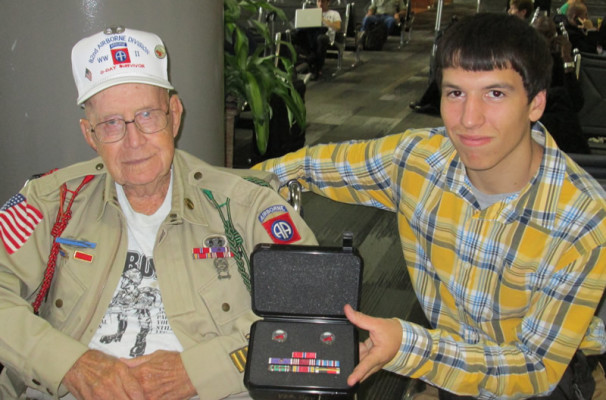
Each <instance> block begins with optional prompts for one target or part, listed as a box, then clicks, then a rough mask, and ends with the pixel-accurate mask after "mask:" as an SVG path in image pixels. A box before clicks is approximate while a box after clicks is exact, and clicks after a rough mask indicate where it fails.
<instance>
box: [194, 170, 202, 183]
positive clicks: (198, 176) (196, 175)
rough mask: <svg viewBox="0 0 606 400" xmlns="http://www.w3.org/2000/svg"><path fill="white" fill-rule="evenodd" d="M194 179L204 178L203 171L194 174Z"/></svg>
mask: <svg viewBox="0 0 606 400" xmlns="http://www.w3.org/2000/svg"><path fill="white" fill-rule="evenodd" d="M194 179H195V180H197V181H199V180H200V179H202V172H196V173H195V174H194Z"/></svg>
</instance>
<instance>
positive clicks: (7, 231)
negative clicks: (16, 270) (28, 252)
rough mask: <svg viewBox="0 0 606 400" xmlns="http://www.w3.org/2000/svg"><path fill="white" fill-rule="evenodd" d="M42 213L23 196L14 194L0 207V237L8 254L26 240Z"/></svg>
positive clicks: (40, 219) (17, 248)
mask: <svg viewBox="0 0 606 400" xmlns="http://www.w3.org/2000/svg"><path fill="white" fill-rule="evenodd" d="M40 221H42V213H41V212H40V211H39V210H38V209H36V208H35V207H33V206H31V205H29V204H28V203H27V200H26V199H25V196H23V195H22V194H16V195H14V196H13V197H11V198H10V199H9V200H8V201H7V202H6V203H5V204H4V205H3V206H2V207H1V208H0V239H2V243H3V244H4V248H5V249H6V251H7V252H8V254H13V253H14V252H15V251H17V250H19V249H20V248H21V246H23V245H24V244H25V242H27V239H28V238H29V237H30V236H31V235H32V233H34V229H35V228H36V226H37V225H38V224H39V223H40Z"/></svg>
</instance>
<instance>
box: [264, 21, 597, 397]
mask: <svg viewBox="0 0 606 400" xmlns="http://www.w3.org/2000/svg"><path fill="white" fill-rule="evenodd" d="M551 60H552V58H551V56H550V53H549V49H548V48H547V45H546V41H545V40H544V39H543V38H541V37H540V36H539V34H538V33H537V32H536V30H535V29H534V28H532V27H531V26H530V25H529V24H528V23H526V22H524V21H522V20H521V19H520V18H517V17H513V16H507V15H500V14H478V15H475V16H473V17H469V18H466V19H463V20H461V21H459V22H458V23H456V24H454V25H453V26H452V27H451V28H450V29H448V30H447V31H446V33H445V34H444V36H443V37H442V39H441V40H440V43H439V48H438V52H437V55H436V62H437V75H436V76H437V83H438V86H439V87H440V89H441V93H442V98H441V115H442V119H443V121H444V124H445V126H444V127H441V128H433V129H419V130H410V131H407V132H404V133H402V134H396V135H391V136H386V137H383V138H379V139H373V140H368V141H352V142H344V143H338V144H326V145H318V146H313V147H307V148H303V149H301V150H299V151H297V152H295V153H292V154H288V155H286V156H284V157H282V158H279V159H274V160H269V161H267V162H265V163H264V164H262V165H261V166H260V168H262V169H265V170H269V171H273V172H275V173H276V174H277V175H278V176H279V178H280V180H281V181H282V182H284V183H285V182H287V181H289V180H290V179H298V180H299V181H300V182H301V183H302V184H303V185H304V187H305V188H306V189H308V190H312V191H314V192H316V193H319V194H322V195H324V196H327V197H329V198H331V199H334V200H337V201H343V202H348V203H356V204H364V205H369V206H374V207H379V208H383V209H388V210H392V211H394V212H396V213H397V218H398V230H399V234H400V238H401V243H402V248H403V252H404V258H405V261H406V266H407V268H408V273H409V275H410V279H411V281H412V284H413V286H414V288H415V291H416V293H417V297H418V299H419V302H420V304H421V306H422V307H423V309H424V311H425V314H426V316H427V319H428V321H429V323H430V324H431V328H430V329H427V328H424V327H422V326H419V325H417V324H415V323H412V322H408V321H401V320H397V319H379V318H372V317H370V316H366V315H363V314H362V313H359V312H354V311H353V310H352V309H351V308H350V307H346V309H345V312H346V315H347V317H348V318H349V319H350V321H351V322H352V323H354V324H355V325H357V326H358V327H360V328H362V329H365V330H369V331H370V337H369V339H368V340H367V341H366V342H364V343H362V344H361V346H360V364H359V365H358V366H357V367H356V369H355V370H354V372H353V373H352V374H351V376H350V377H349V381H348V382H349V383H350V384H354V383H355V382H357V381H360V380H363V379H365V378H367V377H368V376H369V375H371V374H372V373H374V372H376V371H377V370H379V369H380V368H385V369H387V370H389V371H394V372H397V373H400V374H402V375H406V376H410V377H413V378H418V379H422V380H424V381H426V382H429V383H430V384H432V385H434V386H437V387H438V388H440V389H441V391H442V392H441V396H447V395H448V393H455V394H457V395H463V396H474V397H480V398H485V399H492V398H524V397H532V396H539V395H546V394H547V393H550V392H552V391H554V390H555V389H556V386H558V383H559V382H560V380H561V378H562V376H563V375H564V373H565V371H566V369H567V366H568V364H569V363H570V361H571V360H572V359H573V357H574V356H575V354H576V353H577V351H580V352H583V353H585V354H601V353H603V352H604V351H605V350H606V335H605V331H604V323H603V322H602V321H601V320H599V319H598V318H594V312H595V309H596V307H597V305H598V302H599V301H600V298H601V297H602V293H603V291H604V286H605V285H606V274H605V269H606V247H605V245H606V201H605V200H604V198H605V197H606V194H605V193H604V191H603V190H602V188H601V186H600V185H599V184H598V183H597V182H596V181H595V180H594V179H592V178H591V177H590V176H589V175H588V174H587V173H586V172H585V171H583V170H582V169H581V168H580V167H579V166H578V165H576V164H575V163H574V162H573V161H572V160H571V159H570V158H569V157H568V156H567V155H566V154H565V153H563V152H562V151H560V150H559V149H558V148H557V146H556V145H555V142H554V140H553V138H552V137H551V136H550V135H549V133H548V132H547V131H546V130H545V129H544V127H543V126H542V125H541V124H539V123H535V122H536V121H537V120H538V119H539V118H540V117H541V114H542V112H543V109H544V107H545V101H546V89H547V88H548V87H549V80H550V76H551V74H550V69H551V62H552V61H551Z"/></svg>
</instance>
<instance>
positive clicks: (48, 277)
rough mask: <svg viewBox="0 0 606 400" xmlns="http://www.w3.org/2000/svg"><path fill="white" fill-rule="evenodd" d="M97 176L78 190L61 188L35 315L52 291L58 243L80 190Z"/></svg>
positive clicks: (88, 177)
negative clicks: (68, 194) (67, 200)
mask: <svg viewBox="0 0 606 400" xmlns="http://www.w3.org/2000/svg"><path fill="white" fill-rule="evenodd" d="M94 177H95V176H94V175H87V176H85V177H84V179H82V182H81V183H80V185H79V186H78V187H77V188H76V190H74V191H72V190H69V189H67V185H66V184H65V183H64V184H63V186H61V204H60V206H59V211H58V212H57V219H56V220H55V224H54V225H53V228H52V229H51V235H52V237H53V245H52V247H51V251H50V255H49V256H48V263H47V264H46V271H44V280H43V281H42V285H41V286H40V291H39V292H38V295H37V296H36V300H35V301H34V302H33V304H32V306H33V307H34V313H35V314H38V310H39V309H40V305H41V304H42V301H44V300H45V299H46V296H47V294H48V290H49V289H50V285H51V282H52V281H53V275H55V267H56V266H57V255H58V254H59V243H57V242H56V240H55V239H57V238H58V237H59V236H61V234H62V233H63V231H64V230H65V227H67V223H68V222H69V220H70V218H71V217H72V210H71V208H72V204H73V203H74V200H75V199H76V196H77V195H78V192H80V189H82V188H83V187H84V185H86V184H87V183H88V182H90V181H91V180H92V179H93V178H94ZM68 192H69V193H71V197H70V199H69V202H68V204H67V208H65V210H64V206H65V200H66V199H67V193H68Z"/></svg>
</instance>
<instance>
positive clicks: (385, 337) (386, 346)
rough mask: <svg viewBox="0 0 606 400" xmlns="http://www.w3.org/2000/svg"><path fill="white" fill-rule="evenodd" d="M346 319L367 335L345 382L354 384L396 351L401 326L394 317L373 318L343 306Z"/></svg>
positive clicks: (383, 363) (381, 364)
mask: <svg viewBox="0 0 606 400" xmlns="http://www.w3.org/2000/svg"><path fill="white" fill-rule="evenodd" d="M345 315H346V316H347V319H349V321H350V322H351V323H352V324H354V325H355V326H357V327H358V328H360V329H364V330H366V331H368V333H369V337H368V339H366V341H364V342H363V343H360V363H359V364H358V365H357V366H356V368H355V369H354V370H353V372H352V373H351V375H349V377H348V378H347V384H348V385H350V386H353V385H355V384H356V383H357V382H362V381H364V380H365V379H366V378H368V377H369V376H370V375H372V374H374V373H375V372H377V371H378V370H380V369H381V368H383V366H384V365H385V364H387V363H388V362H389V361H391V359H392V358H394V357H395V355H396V354H397V353H398V349H399V348H400V344H401V342H402V327H401V326H400V323H399V322H398V321H397V320H395V319H385V318H374V317H370V316H368V315H366V314H363V313H361V312H358V311H355V310H354V309H353V308H352V307H351V306H350V305H349V304H348V305H346V306H345Z"/></svg>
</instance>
